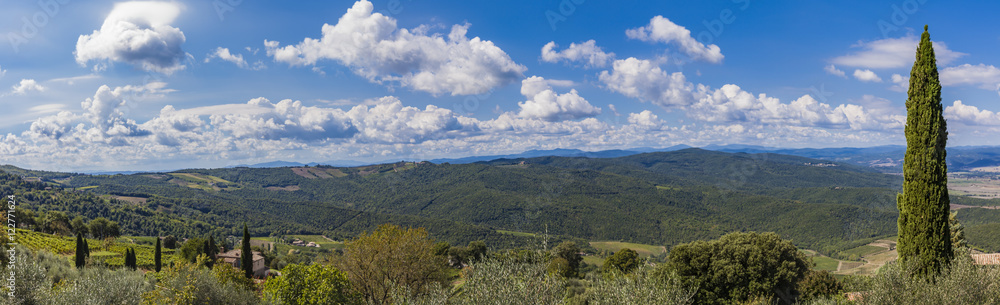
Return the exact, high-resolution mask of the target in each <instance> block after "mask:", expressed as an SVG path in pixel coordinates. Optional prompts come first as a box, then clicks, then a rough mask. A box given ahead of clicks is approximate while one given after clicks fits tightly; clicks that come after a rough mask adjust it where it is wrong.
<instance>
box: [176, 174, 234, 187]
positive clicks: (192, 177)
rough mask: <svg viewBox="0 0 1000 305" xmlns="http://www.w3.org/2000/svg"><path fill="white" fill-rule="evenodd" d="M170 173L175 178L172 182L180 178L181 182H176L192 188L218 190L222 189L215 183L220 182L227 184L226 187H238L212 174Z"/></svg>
mask: <svg viewBox="0 0 1000 305" xmlns="http://www.w3.org/2000/svg"><path fill="white" fill-rule="evenodd" d="M168 175H170V176H171V177H174V178H175V179H173V180H172V181H171V182H175V181H177V180H180V181H179V182H175V183H177V184H180V185H184V186H187V187H190V188H196V189H203V190H206V191H213V190H214V191H218V190H220V189H221V188H219V187H218V186H215V184H218V183H224V184H225V185H226V188H236V184H235V183H233V182H230V181H229V180H226V179H222V178H219V177H216V176H211V175H203V174H198V173H168ZM185 182H186V184H185Z"/></svg>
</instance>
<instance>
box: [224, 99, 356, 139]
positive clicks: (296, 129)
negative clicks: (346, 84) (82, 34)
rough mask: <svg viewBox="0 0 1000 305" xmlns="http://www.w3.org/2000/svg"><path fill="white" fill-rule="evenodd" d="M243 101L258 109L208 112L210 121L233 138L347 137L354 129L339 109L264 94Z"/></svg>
mask: <svg viewBox="0 0 1000 305" xmlns="http://www.w3.org/2000/svg"><path fill="white" fill-rule="evenodd" d="M247 105H249V106H251V107H255V108H258V111H256V112H254V113H234V114H216V115H212V116H211V122H212V125H213V126H214V127H215V128H217V129H218V130H221V131H224V132H228V133H230V134H232V135H233V136H234V137H236V138H252V139H262V140H280V139H297V140H304V141H314V140H324V139H330V138H347V137H350V136H353V135H354V133H355V132H356V130H355V129H354V128H353V126H351V124H350V121H349V119H348V118H347V116H346V115H345V114H344V112H343V111H342V110H340V109H329V108H320V107H308V106H304V105H302V102H300V101H292V100H288V99H286V100H282V101H280V102H278V103H277V104H275V103H271V101H269V100H267V99H266V98H256V99H252V100H250V101H249V102H247Z"/></svg>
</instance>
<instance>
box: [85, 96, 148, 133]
mask: <svg viewBox="0 0 1000 305" xmlns="http://www.w3.org/2000/svg"><path fill="white" fill-rule="evenodd" d="M145 90H146V88H144V87H132V86H125V87H115V89H111V87H108V86H107V85H104V86H101V87H100V88H98V89H97V92H96V93H94V97H92V98H88V99H86V100H84V101H83V102H82V103H80V105H81V106H82V107H83V110H84V117H86V118H88V119H90V122H91V123H93V124H94V126H95V127H97V128H98V129H97V130H98V131H100V132H101V133H102V134H103V135H106V136H112V137H113V136H144V135H148V134H149V132H148V131H146V130H142V129H140V128H139V126H138V125H137V124H136V123H135V121H134V120H132V119H128V118H125V114H124V113H123V112H122V111H121V110H120V109H119V108H121V107H123V106H125V104H126V103H127V102H128V101H127V100H126V99H125V97H126V94H128V93H134V92H142V91H145Z"/></svg>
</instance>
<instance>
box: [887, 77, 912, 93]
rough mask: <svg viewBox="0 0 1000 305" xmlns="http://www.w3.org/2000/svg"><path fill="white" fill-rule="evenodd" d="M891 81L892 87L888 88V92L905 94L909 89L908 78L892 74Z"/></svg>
mask: <svg viewBox="0 0 1000 305" xmlns="http://www.w3.org/2000/svg"><path fill="white" fill-rule="evenodd" d="M891 80H892V84H893V85H892V86H891V87H889V90H892V91H896V92H906V90H907V89H909V88H910V77H909V76H902V75H899V74H893V75H892V78H891Z"/></svg>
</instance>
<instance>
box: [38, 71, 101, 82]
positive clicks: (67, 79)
mask: <svg viewBox="0 0 1000 305" xmlns="http://www.w3.org/2000/svg"><path fill="white" fill-rule="evenodd" d="M100 78H101V76H100V75H97V74H93V73H92V74H87V75H80V76H70V77H60V78H53V79H50V80H49V81H50V82H59V83H66V84H67V85H73V84H76V82H77V81H84V80H92V79H100Z"/></svg>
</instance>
